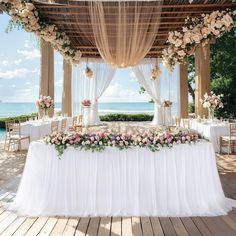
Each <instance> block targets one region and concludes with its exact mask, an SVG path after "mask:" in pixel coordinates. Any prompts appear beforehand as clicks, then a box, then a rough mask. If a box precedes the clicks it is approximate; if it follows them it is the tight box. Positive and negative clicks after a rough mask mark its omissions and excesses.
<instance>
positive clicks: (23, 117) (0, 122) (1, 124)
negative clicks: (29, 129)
mask: <svg viewBox="0 0 236 236" xmlns="http://www.w3.org/2000/svg"><path fill="white" fill-rule="evenodd" d="M37 116H38V113H32V114H29V115H20V116H14V117H3V118H0V128H2V129H5V121H13V120H15V121H19V120H20V121H22V122H23V121H27V120H29V119H34V118H36V117H37Z"/></svg>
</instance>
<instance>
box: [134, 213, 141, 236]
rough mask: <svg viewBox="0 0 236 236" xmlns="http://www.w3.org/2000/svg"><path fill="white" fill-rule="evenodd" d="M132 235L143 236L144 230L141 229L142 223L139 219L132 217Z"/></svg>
mask: <svg viewBox="0 0 236 236" xmlns="http://www.w3.org/2000/svg"><path fill="white" fill-rule="evenodd" d="M131 221H132V235H133V236H142V235H143V233H142V228H141V222H140V218H139V217H132V218H131Z"/></svg>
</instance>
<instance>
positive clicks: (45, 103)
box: [36, 95, 54, 121]
mask: <svg viewBox="0 0 236 236" xmlns="http://www.w3.org/2000/svg"><path fill="white" fill-rule="evenodd" d="M36 105H37V107H38V108H39V110H41V111H42V119H43V121H46V120H47V119H48V110H49V109H50V108H53V107H54V101H53V99H52V98H51V97H50V96H44V95H40V96H39V99H38V100H37V102H36Z"/></svg>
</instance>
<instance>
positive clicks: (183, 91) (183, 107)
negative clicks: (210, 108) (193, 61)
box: [179, 64, 188, 118]
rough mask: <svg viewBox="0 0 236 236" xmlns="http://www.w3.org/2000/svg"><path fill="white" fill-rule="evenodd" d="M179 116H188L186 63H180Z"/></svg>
mask: <svg viewBox="0 0 236 236" xmlns="http://www.w3.org/2000/svg"><path fill="white" fill-rule="evenodd" d="M179 73H180V117H181V118H188V65H187V64H185V65H184V64H180V70H179Z"/></svg>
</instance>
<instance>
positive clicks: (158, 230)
mask: <svg viewBox="0 0 236 236" xmlns="http://www.w3.org/2000/svg"><path fill="white" fill-rule="evenodd" d="M150 220H151V223H152V229H153V233H154V235H155V236H164V232H163V230H162V227H161V223H160V220H159V219H158V217H151V218H150Z"/></svg>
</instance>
